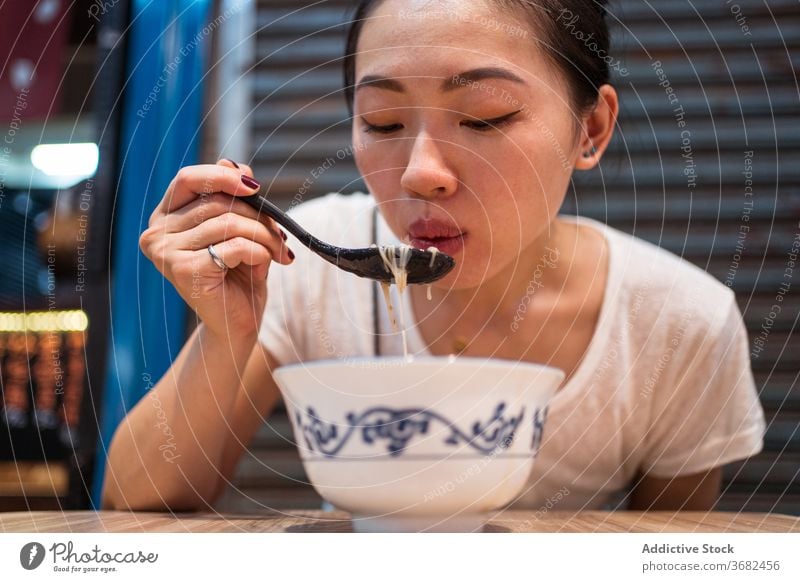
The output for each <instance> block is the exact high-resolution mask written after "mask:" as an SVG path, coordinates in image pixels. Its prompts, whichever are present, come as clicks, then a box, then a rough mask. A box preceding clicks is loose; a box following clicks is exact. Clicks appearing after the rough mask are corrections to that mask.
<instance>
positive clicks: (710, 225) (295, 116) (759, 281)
mask: <svg viewBox="0 0 800 582" xmlns="http://www.w3.org/2000/svg"><path fill="white" fill-rule="evenodd" d="M351 5H352V3H350V2H344V1H337V0H331V1H329V2H321V3H320V2H317V3H313V2H309V1H297V0H291V1H288V0H287V1H279V0H269V1H267V0H264V1H261V2H259V20H258V29H259V31H260V32H259V35H258V42H257V46H258V59H259V60H258V63H259V64H258V67H257V69H256V80H255V87H256V91H255V105H256V108H255V110H254V111H255V113H254V115H255V136H254V163H255V167H256V171H257V175H258V176H259V177H260V178H261V179H262V180H264V179H267V180H274V182H273V184H272V186H271V191H272V192H273V194H274V195H275V196H276V197H278V199H279V200H280V201H281V202H282V203H283V204H284V205H289V204H290V203H291V201H292V200H293V199H298V200H299V199H303V200H305V199H307V198H309V197H312V196H315V195H318V194H322V193H325V192H328V191H333V190H342V191H345V192H346V191H350V190H353V189H356V188H362V187H363V186H362V184H361V182H360V181H359V179H358V174H357V171H356V169H355V167H354V165H353V164H352V158H351V157H349V156H348V157H346V159H345V160H344V161H338V162H337V163H336V164H335V165H334V166H333V167H332V168H331V169H329V170H326V171H323V172H322V173H321V175H319V177H318V178H313V174H312V171H314V173H316V174H320V172H318V171H317V168H318V167H319V166H320V165H321V164H322V163H323V162H324V160H325V159H326V158H329V157H331V156H332V154H335V152H337V151H338V150H340V149H345V151H346V148H347V146H348V144H349V140H350V136H349V123H348V122H347V113H346V109H345V106H344V100H343V98H342V95H341V93H340V87H341V73H340V65H341V62H340V56H341V54H342V53H343V47H344V36H343V35H344V29H343V27H342V23H343V22H345V20H346V17H345V14H346V12H347V9H348V7H349V6H351ZM306 7H307V8H306ZM611 11H612V14H613V15H614V17H616V18H618V19H619V21H618V22H616V23H614V24H613V25H612V29H613V37H614V39H615V40H614V47H615V48H614V50H613V51H612V52H613V54H614V56H616V57H619V58H621V60H622V65H623V66H624V67H625V68H626V69H627V72H628V75H627V76H624V77H623V76H617V77H616V80H615V85H616V86H617V87H618V89H619V91H620V93H621V100H622V104H623V111H622V116H621V122H620V131H619V132H618V135H617V137H616V138H615V140H614V142H613V147H612V150H611V151H610V152H609V155H608V156H607V157H606V158H605V159H604V162H603V167H602V171H600V170H598V171H593V172H590V173H586V174H584V175H579V176H578V177H577V179H576V184H575V189H574V192H573V193H572V194H571V195H570V196H569V197H568V202H567V204H566V207H565V209H564V210H565V212H568V213H570V212H577V213H579V214H583V215H586V216H591V217H593V218H597V219H599V220H602V221H605V222H607V223H609V224H611V225H612V226H614V227H617V228H620V229H622V230H625V231H628V232H631V233H633V234H635V235H636V236H639V237H642V238H644V239H646V240H650V241H652V242H654V243H656V244H659V245H660V246H662V247H664V248H667V249H668V250H670V251H672V252H674V253H676V254H678V255H680V256H683V257H684V258H686V259H688V260H690V261H692V262H694V263H695V264H697V265H699V266H700V267H702V268H704V269H706V270H707V271H709V272H710V273H712V274H713V275H714V276H716V277H717V278H718V279H719V280H721V281H723V282H727V283H728V284H730V285H731V286H732V287H733V288H734V290H735V291H736V293H737V295H738V298H739V302H740V306H741V309H742V311H743V313H744V316H745V319H746V321H747V325H748V329H749V331H750V336H751V340H753V341H757V340H758V339H759V338H762V339H763V337H764V334H765V332H764V331H763V329H762V327H766V328H767V329H769V333H768V335H767V337H766V339H765V345H764V347H763V351H761V352H760V353H759V354H757V357H754V358H753V369H754V372H755V375H756V380H757V384H758V386H759V389H760V390H761V396H762V402H763V403H764V406H765V408H766V410H767V416H768V421H769V429H768V433H767V438H766V449H765V452H763V453H762V454H760V455H758V456H756V457H755V458H753V459H752V460H750V461H748V462H745V463H738V464H736V465H734V466H731V467H729V468H728V470H727V471H726V484H725V493H724V495H723V498H722V501H721V503H720V508H721V509H725V510H741V509H744V510H758V511H782V512H789V513H795V514H800V476H799V475H798V471H799V470H800V428H799V427H800V387H798V370H799V369H800V340H798V337H797V335H796V334H794V333H793V332H794V330H795V328H796V326H797V321H798V315H799V314H800V294H798V293H796V290H797V287H798V286H800V281H798V280H797V277H798V276H800V270H798V269H799V268H800V267H795V268H794V272H793V274H794V277H795V280H794V281H792V280H791V276H788V277H787V273H789V275H792V272H791V271H787V270H786V269H787V267H790V264H789V262H788V261H789V260H790V254H789V252H790V249H791V246H792V241H793V240H794V239H795V237H796V236H798V235H799V234H800V225H799V224H798V219H799V217H800V164H798V160H799V159H800V91H799V89H798V82H797V75H796V72H795V71H796V70H797V68H798V67H797V65H798V60H800V52H798V48H799V47H800V17H799V15H798V12H799V11H798V4H797V2H796V0H770V1H769V2H766V1H764V0H737V1H736V2H735V3H734V2H726V1H722V0H691V1H689V0H673V1H671V2H659V3H650V2H640V1H638V0H612V2H611ZM611 21H612V22H613V21H614V18H613V17H612V19H611ZM745 27H746V28H745ZM657 61H660V63H661V67H660V68H662V69H663V71H664V74H665V75H666V79H667V80H668V82H669V86H670V87H671V88H672V90H673V91H674V95H675V96H676V97H677V101H675V98H673V100H672V101H670V98H669V95H668V93H667V92H666V86H665V85H666V84H663V85H659V83H660V82H661V83H663V81H661V80H660V79H659V77H658V71H657V70H656V69H657V67H655V66H654V63H655V62H657ZM678 107H682V111H681V110H679V109H677V108H678ZM680 121H683V122H684V123H685V126H683V127H681V126H680V125H679V122H680ZM684 131H688V132H689V133H688V134H687V133H683V135H682V132H684ZM684 138H687V139H688V141H684ZM682 147H683V148H684V149H683V150H682V149H681V148H682ZM749 152H752V154H750V153H749ZM690 156H691V157H690ZM333 157H336V156H335V155H334V156H333ZM748 170H751V171H752V193H753V194H752V196H747V195H746V191H745V187H746V186H747V185H748V184H746V182H745V180H746V178H747V177H746V176H745V175H744V174H743V172H745V171H748ZM745 216H746V217H747V218H743V217H745ZM743 227H749V230H745V229H744V228H743ZM787 284H789V285H791V290H789V291H788V293H787V292H785V291H784V293H785V294H784V295H781V292H782V289H784V290H786V286H787ZM781 285H783V287H781ZM792 291H795V292H792ZM779 295H780V296H781V297H783V301H782V302H780V305H781V307H782V309H781V311H780V313H779V314H777V317H775V318H774V319H772V316H771V315H770V312H771V311H772V309H771V308H772V305H773V304H775V303H776V302H777V300H776V297H777V296H779ZM753 345H754V347H760V346H758V345H757V344H755V343H754V344H753ZM276 419H277V420H276ZM272 420H273V423H272V425H271V426H267V427H265V428H264V430H263V431H262V432H261V433H260V435H259V437H258V438H257V440H256V442H255V443H254V444H253V447H252V452H253V455H252V456H248V458H247V459H246V460H245V461H244V462H243V463H242V465H241V466H240V469H239V473H238V477H237V485H238V486H239V487H241V488H242V489H243V491H242V494H239V495H238V496H237V497H236V499H238V501H234V497H229V499H228V501H229V502H230V503H231V504H232V505H230V507H245V506H246V505H244V503H245V502H246V503H252V501H253V500H255V501H256V502H259V503H263V504H264V505H267V506H271V507H276V506H279V507H287V506H298V505H299V504H301V503H308V504H311V505H315V504H317V503H319V499H318V498H317V497H316V496H315V494H313V492H312V491H310V490H309V488H308V487H307V486H299V485H297V483H298V482H303V481H304V477H303V473H302V470H301V468H299V466H298V464H297V457H296V453H294V452H293V451H291V450H288V449H287V448H286V443H287V442H288V441H287V440H284V437H286V438H290V431H289V430H288V423H287V421H286V420H285V417H281V416H280V414H277V415H276V416H275V417H274V418H273V419H272ZM280 433H282V434H283V435H284V437H279V436H278V434H280ZM265 466H266V467H265ZM280 473H285V474H286V475H288V478H283V477H280V476H279V474H280ZM248 496H249V497H250V498H251V499H250V500H249V501H246V498H247V497H248ZM249 507H251V508H252V505H250V506H249Z"/></svg>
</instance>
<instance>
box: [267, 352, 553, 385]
mask: <svg viewBox="0 0 800 582" xmlns="http://www.w3.org/2000/svg"><path fill="white" fill-rule="evenodd" d="M376 362H387V363H388V362H393V363H395V364H402V363H414V364H423V365H432V364H443V363H448V364H462V363H463V364H467V365H471V366H474V367H478V368H486V367H488V368H490V369H492V368H495V369H503V370H510V369H516V368H518V367H519V368H522V369H528V370H530V371H538V372H546V373H555V374H556V375H560V376H561V378H560V379H559V382H563V381H564V378H566V372H564V370H562V369H561V368H556V367H555V366H547V365H545V364H536V363H534V362H519V361H516V360H505V359H502V358H484V357H473V356H456V357H453V356H415V357H414V358H413V360H412V361H411V362H408V361H407V360H406V358H405V357H404V356H381V357H377V358H376V357H375V356H355V357H352V358H330V359H324V360H312V361H310V362H298V363H295V364H285V365H282V366H278V367H277V368H275V369H274V370H273V371H272V375H273V376H276V375H284V374H286V373H291V372H293V371H294V370H297V369H306V368H313V369H316V370H319V369H322V368H352V369H353V370H371V369H375V367H376V366H375V363H376ZM359 363H362V364H364V363H370V364H372V368H370V367H368V366H364V367H359V366H358V364H359ZM354 364H355V365H354Z"/></svg>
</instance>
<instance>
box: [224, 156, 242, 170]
mask: <svg viewBox="0 0 800 582" xmlns="http://www.w3.org/2000/svg"><path fill="white" fill-rule="evenodd" d="M222 159H223V160H225V161H226V162H230V163H232V164H233V167H234V168H236V169H237V170H238V169H239V164H237V163H236V162H234V161H233V160H231V159H230V158H222Z"/></svg>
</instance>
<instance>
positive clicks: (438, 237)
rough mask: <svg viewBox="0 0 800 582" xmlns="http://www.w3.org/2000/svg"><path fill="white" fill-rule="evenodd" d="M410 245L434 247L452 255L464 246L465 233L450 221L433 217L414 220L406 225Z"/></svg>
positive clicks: (421, 247)
mask: <svg viewBox="0 0 800 582" xmlns="http://www.w3.org/2000/svg"><path fill="white" fill-rule="evenodd" d="M408 236H409V242H410V244H411V246H413V247H415V248H418V249H423V250H424V249H427V248H429V247H436V248H437V249H439V250H440V251H441V252H443V253H446V254H448V255H452V254H454V253H456V252H458V251H459V250H461V248H462V247H463V246H464V238H465V237H466V236H467V233H465V232H462V231H461V229H459V228H457V227H456V226H454V225H453V224H451V223H447V222H444V221H442V220H438V219H435V218H424V219H419V220H416V221H414V222H413V223H412V224H411V226H409V227H408Z"/></svg>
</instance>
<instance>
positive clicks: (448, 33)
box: [353, 0, 579, 288]
mask: <svg viewBox="0 0 800 582" xmlns="http://www.w3.org/2000/svg"><path fill="white" fill-rule="evenodd" d="M534 35H535V32H534V31H533V30H532V29H531V28H530V26H529V25H528V24H527V22H526V21H525V19H524V15H522V14H517V13H511V12H509V11H505V12H501V11H500V10H497V9H495V8H493V7H492V5H491V3H489V2H484V1H483V0H437V1H433V2H432V1H431V0H385V1H384V2H383V3H382V4H380V5H379V7H378V8H377V9H376V10H374V11H373V13H372V14H371V18H370V19H369V20H368V22H367V23H366V24H365V25H364V28H363V30H362V33H361V37H360V39H359V44H358V52H359V54H358V57H357V59H356V75H355V79H356V89H355V103H354V113H355V119H354V122H353V144H354V146H355V152H356V154H355V157H356V163H357V165H358V168H359V170H360V172H361V174H362V175H363V177H364V179H365V181H366V183H367V185H368V187H369V190H370V191H371V192H372V194H373V195H374V196H375V198H376V199H377V201H378V203H379V205H380V207H381V211H382V213H383V216H384V217H385V219H386V221H387V223H388V224H389V225H390V227H391V228H392V230H393V231H394V233H395V234H396V235H397V236H398V237H399V238H400V239H401V240H406V241H408V242H410V244H412V245H413V246H416V247H419V248H427V247H429V246H436V247H438V248H439V249H440V250H441V251H442V252H445V253H448V254H450V255H452V256H453V257H454V258H455V259H456V262H457V267H456V269H455V270H454V273H453V274H451V275H449V276H448V277H447V278H446V279H444V280H443V282H444V284H447V285H448V286H451V287H453V288H471V287H475V286H477V285H480V284H481V283H482V282H483V281H485V280H487V279H490V278H492V277H493V276H494V275H497V274H498V273H499V272H500V271H501V270H503V269H508V268H510V266H511V265H512V263H516V261H517V260H518V257H520V255H521V254H523V253H525V250H526V249H527V248H528V247H529V246H530V245H531V243H533V242H534V241H535V240H536V239H538V238H539V237H541V236H542V235H543V234H544V235H546V234H547V230H548V227H549V225H550V223H551V221H552V220H553V219H554V217H555V215H556V213H557V212H558V209H559V207H560V206H561V203H562V201H563V198H564V196H565V193H566V190H567V187H568V185H569V179H570V175H571V173H572V165H573V162H574V161H575V158H576V157H577V155H579V154H578V152H577V148H578V140H577V137H578V136H577V132H576V119H575V117H574V114H573V111H572V110H571V108H570V105H569V99H568V89H567V85H566V84H565V82H564V80H563V79H561V78H560V76H559V72H558V71H557V70H556V69H555V67H554V66H553V65H552V64H550V63H549V62H547V61H546V59H545V56H544V55H543V54H542V53H541V51H540V49H539V48H538V47H537V45H536V40H535V38H534ZM523 256H524V255H523ZM522 264H527V263H526V262H525V261H524V260H523V261H522Z"/></svg>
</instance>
